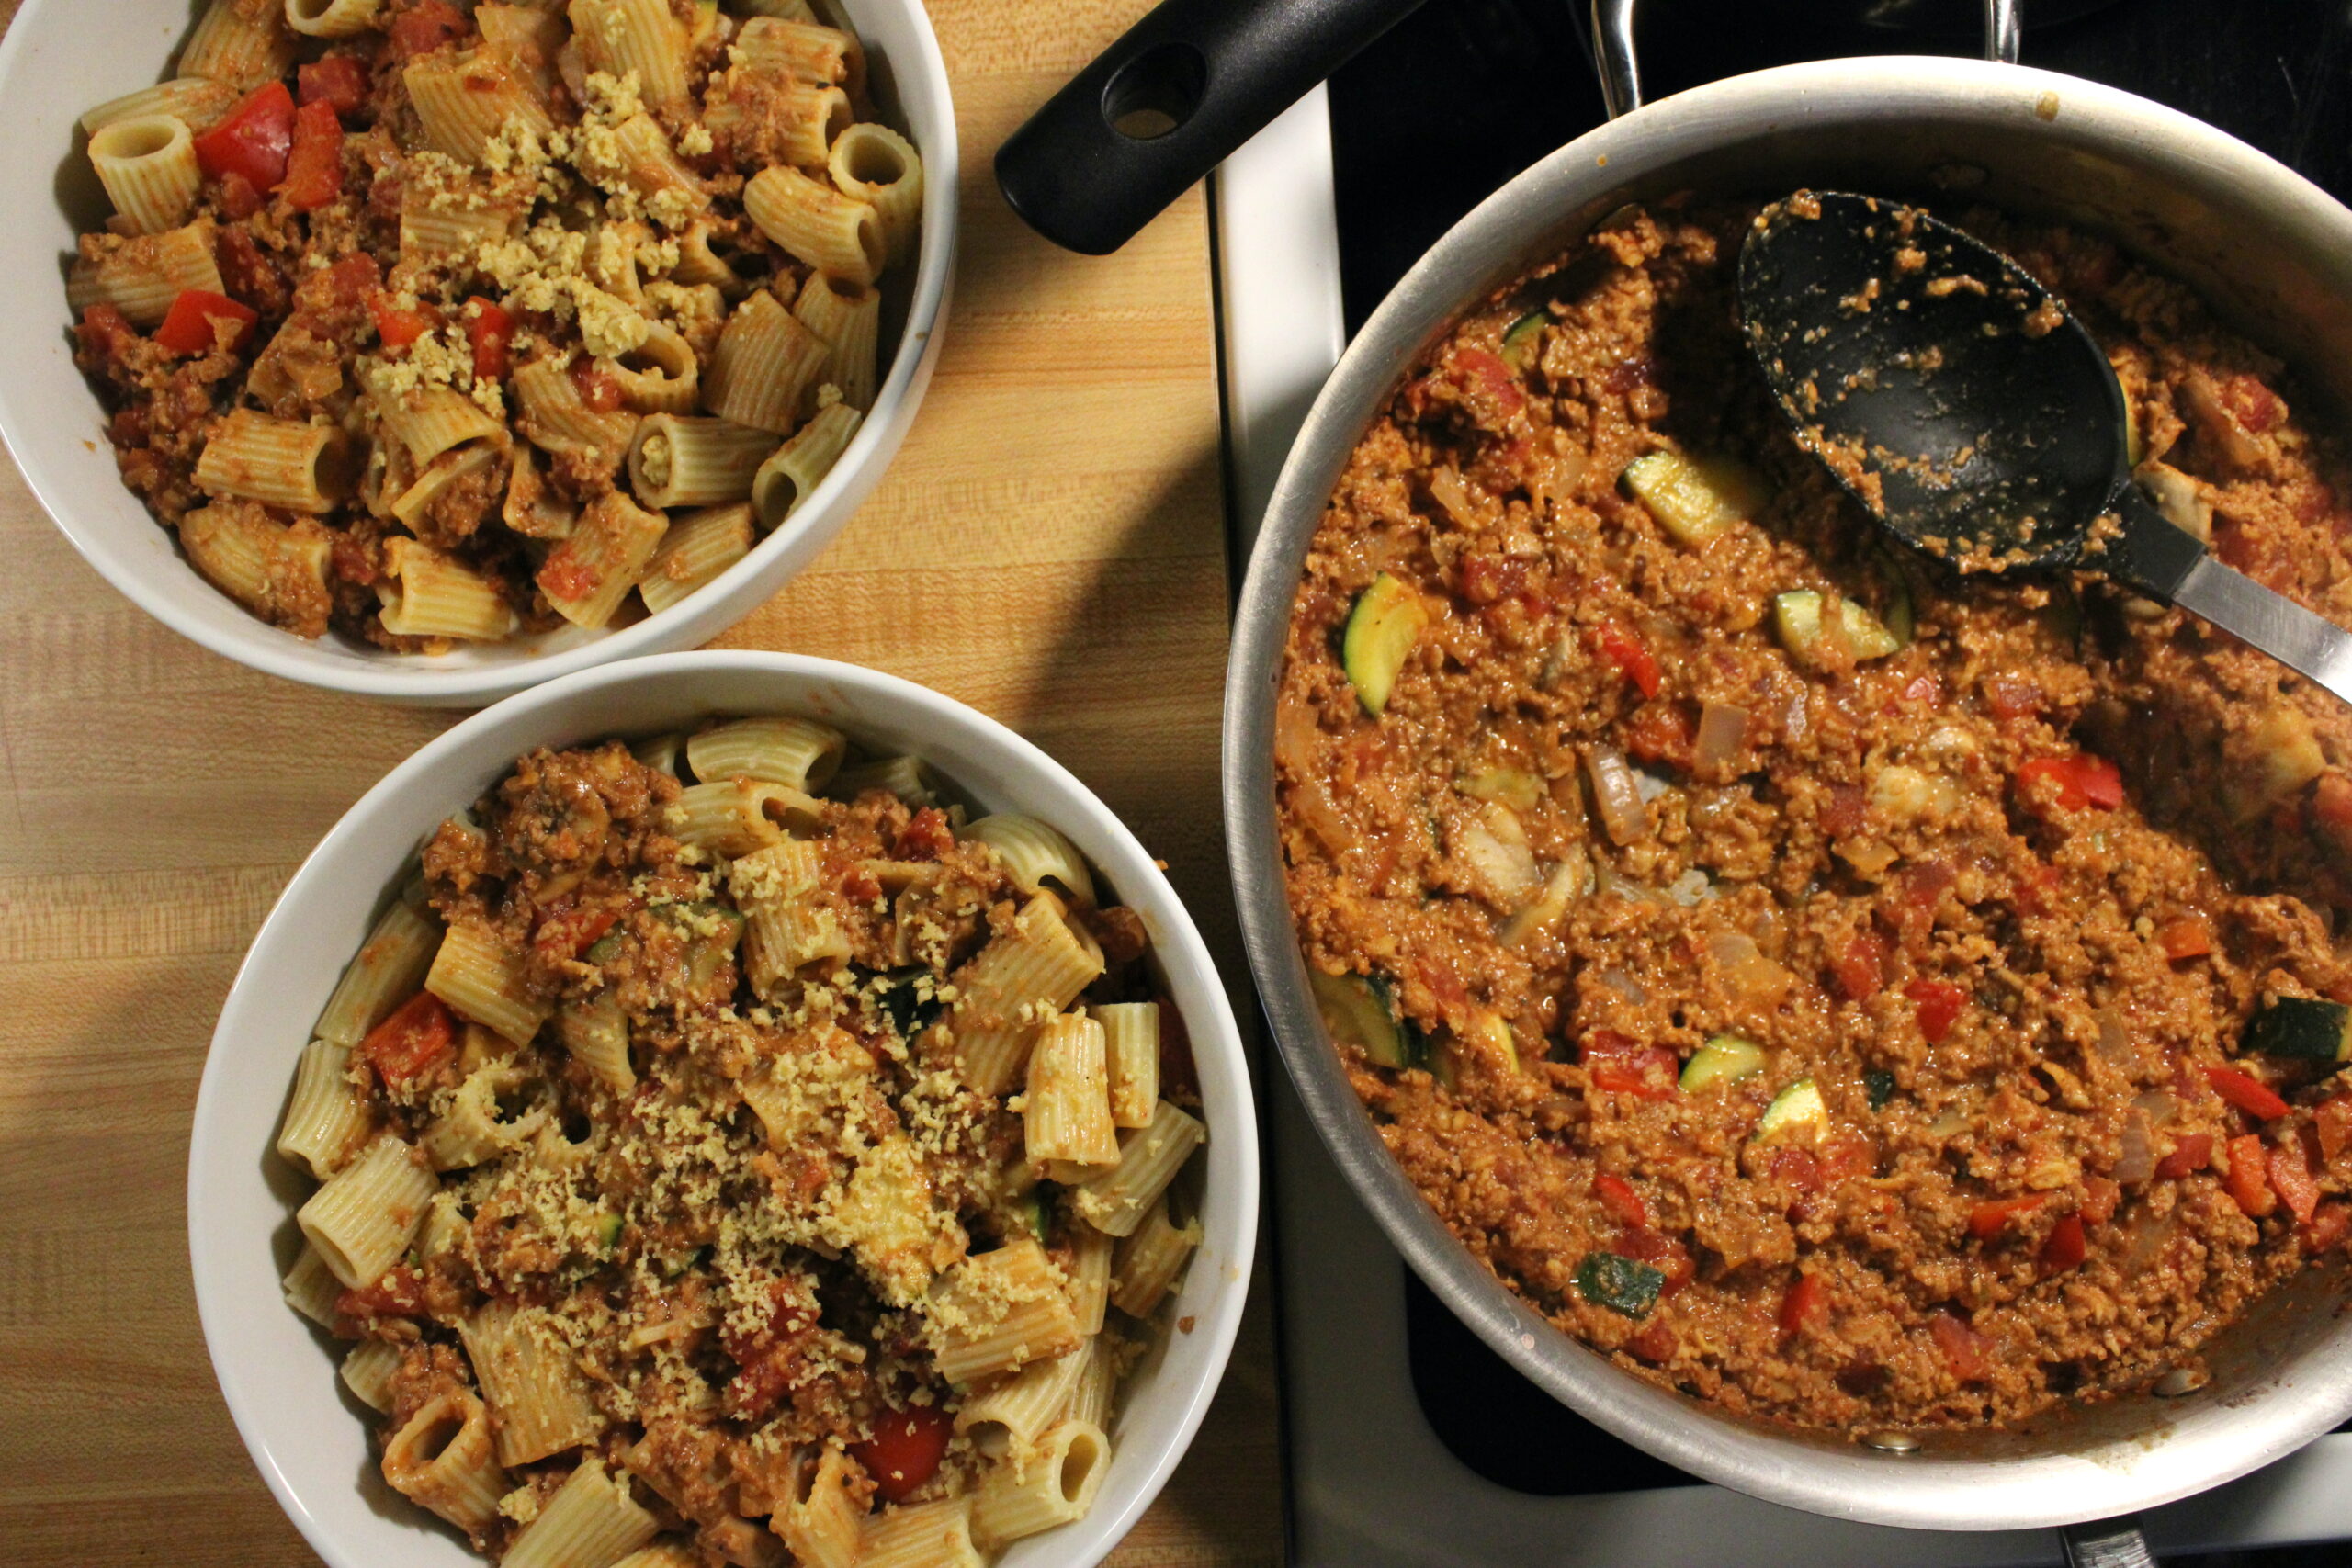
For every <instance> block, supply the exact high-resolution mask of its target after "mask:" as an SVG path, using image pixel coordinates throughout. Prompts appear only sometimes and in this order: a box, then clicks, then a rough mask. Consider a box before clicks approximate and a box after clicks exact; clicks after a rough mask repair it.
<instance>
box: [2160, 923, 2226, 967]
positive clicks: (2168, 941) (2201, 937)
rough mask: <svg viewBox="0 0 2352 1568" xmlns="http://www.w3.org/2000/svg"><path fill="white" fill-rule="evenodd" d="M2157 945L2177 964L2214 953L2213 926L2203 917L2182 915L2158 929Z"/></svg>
mask: <svg viewBox="0 0 2352 1568" xmlns="http://www.w3.org/2000/svg"><path fill="white" fill-rule="evenodd" d="M2156 945H2157V946H2158V947H2161V948H2163V949H2164V950H2165V957H2166V958H2169V959H2171V960H2173V961H2174V962H2175V963H2177V962H2179V961H2180V960H2181V959H2184V958H2202V957H2204V956H2205V955H2206V954H2207V953H2211V952H2212V951H2213V924H2212V922H2211V920H2208V919H2206V918H2205V917H2204V916H2202V915H2182V916H2179V917H2178V918H2177V919H2169V920H2166V921H2165V923H2164V924H2163V925H2160V926H2158V927H2157V928H2156Z"/></svg>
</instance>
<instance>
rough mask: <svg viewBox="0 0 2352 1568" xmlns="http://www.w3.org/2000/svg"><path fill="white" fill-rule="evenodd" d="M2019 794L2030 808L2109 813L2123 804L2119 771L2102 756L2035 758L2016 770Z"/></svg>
mask: <svg viewBox="0 0 2352 1568" xmlns="http://www.w3.org/2000/svg"><path fill="white" fill-rule="evenodd" d="M2018 798H2019V799H2021V800H2022V801H2024V802H2025V804H2026V805H2027V806H2029V807H2033V808H2035V809H2037V810H2046V809H2048V808H2050V807H2058V808H2060V809H2062V810H2065V811H2080V810H2082V809H2083V808H2084V807H2092V806H2095V807H2098V808H2099V809H2100V810H2102V811H2112V810H2114V809H2115V808H2116V807H2119V806H2120V805H2122V804H2123V774H2122V772H2121V770H2120V769H2118V768H2117V767H2116V765H2115V764H2114V763H2112V762H2110V761H2108V760H2107V759H2106V758H2104V757H2094V756H2091V755H2089V754H2088V753H2079V754H2077V755H2075V756H2072V757H2036V758H2035V759H2034V760H2033V761H2030V762H2027V763H2025V764H2024V765H2023V766H2021V767H2019V768H2018Z"/></svg>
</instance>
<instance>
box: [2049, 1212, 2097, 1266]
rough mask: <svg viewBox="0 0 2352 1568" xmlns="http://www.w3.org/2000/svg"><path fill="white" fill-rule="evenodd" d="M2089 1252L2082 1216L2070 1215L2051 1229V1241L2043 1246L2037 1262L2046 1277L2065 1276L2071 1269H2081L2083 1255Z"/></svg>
mask: <svg viewBox="0 0 2352 1568" xmlns="http://www.w3.org/2000/svg"><path fill="white" fill-rule="evenodd" d="M2088 1250H2089V1242H2088V1239H2087V1238H2086V1237H2085V1235H2083V1217H2082V1215H2080V1214H2068V1215H2067V1216H2066V1217H2065V1218H2064V1219H2063V1220H2060V1221H2059V1222H2058V1223H2057V1224H2054V1225H2052V1226H2051V1227H2050V1236H2049V1239H2048V1240H2046V1241H2044V1242H2043V1243H2042V1244H2041V1257H2040V1258H2037V1259H2036V1261H2037V1262H2038V1263H2039V1264H2040V1265H2041V1271H2042V1273H2043V1274H2045V1275H2048V1274H2064V1272H2066V1270H2068V1269H2079V1268H2081V1267H2082V1263H2083V1255H2084V1254H2085V1253H2086V1252H2087V1251H2088Z"/></svg>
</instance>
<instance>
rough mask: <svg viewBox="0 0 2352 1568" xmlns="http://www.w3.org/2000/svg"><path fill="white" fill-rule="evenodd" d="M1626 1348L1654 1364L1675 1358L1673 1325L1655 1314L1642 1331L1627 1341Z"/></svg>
mask: <svg viewBox="0 0 2352 1568" xmlns="http://www.w3.org/2000/svg"><path fill="white" fill-rule="evenodd" d="M1625 1348H1626V1349H1628V1350H1631V1351H1632V1352H1633V1353H1634V1355H1636V1356H1639V1357H1640V1358H1641V1359H1643V1360H1645V1361H1647V1362H1649V1363H1651V1364H1652V1365H1653V1366H1656V1365H1658V1364H1660V1363H1662V1362H1666V1361H1670V1360H1672V1359H1674V1329H1673V1326H1672V1325H1669V1324H1668V1322H1667V1321H1666V1319H1665V1318H1663V1317H1660V1316H1657V1314H1652V1315H1651V1317H1650V1320H1649V1321H1648V1322H1647V1323H1645V1324H1644V1325H1642V1328H1641V1332H1640V1333H1638V1334H1636V1335H1634V1337H1632V1338H1631V1339H1628V1340H1627V1341H1625Z"/></svg>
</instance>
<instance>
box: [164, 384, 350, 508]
mask: <svg viewBox="0 0 2352 1568" xmlns="http://www.w3.org/2000/svg"><path fill="white" fill-rule="evenodd" d="M347 457H348V446H347V445H346V443H345V441H344V439H343V434H342V432H340V431H338V430H337V429H336V428H335V427H334V425H332V424H311V423H307V422H306V421H302V420H292V419H277V418H273V417H272V416H270V415H268V414H266V413H255V412H254V411H253V410H251V409H232V410H231V411H230V412H228V413H227V414H226V415H224V416H223V417H222V418H221V420H220V423H218V424H216V425H214V426H213V427H212V433H211V434H210V435H209V436H208V437H206V439H205V443H204V452H203V455H202V456H200V457H198V458H197V460H196V482H197V486H198V489H200V490H202V491H204V492H205V493H206V494H207V495H215V496H220V495H231V496H242V497H243V498H244V499H245V500H247V501H258V502H261V503H262V504H263V505H265V506H280V507H284V508H285V509H286V510H287V511H288V512H326V511H330V510H332V509H333V508H334V505H335V504H336V502H339V501H341V500H342V499H343V498H344V497H345V495H348V494H349V493H350V491H351V474H350V471H349V466H348V463H347V460H346V459H347Z"/></svg>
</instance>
